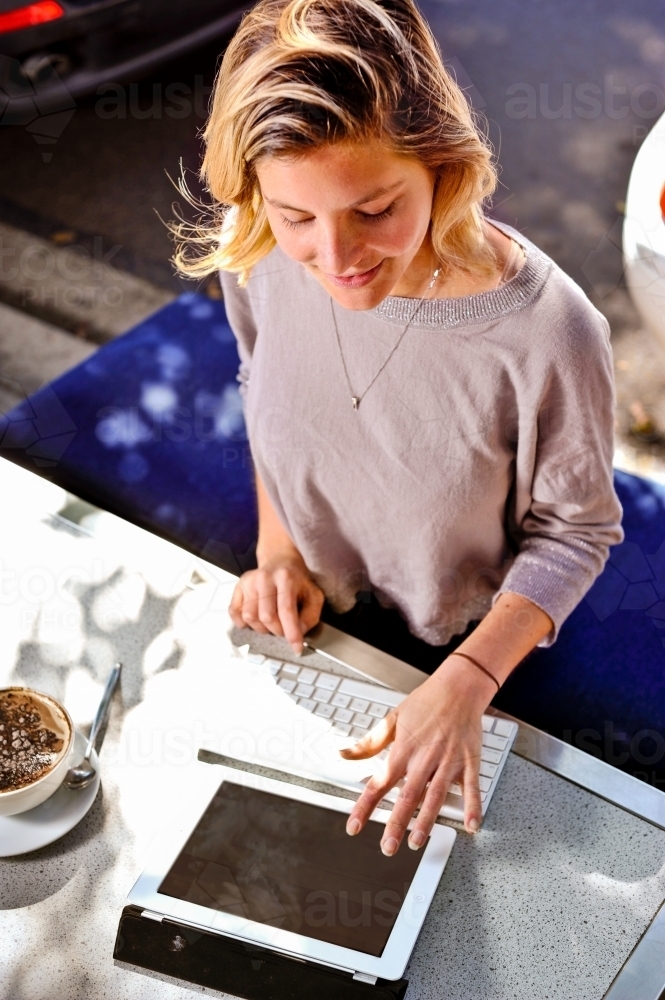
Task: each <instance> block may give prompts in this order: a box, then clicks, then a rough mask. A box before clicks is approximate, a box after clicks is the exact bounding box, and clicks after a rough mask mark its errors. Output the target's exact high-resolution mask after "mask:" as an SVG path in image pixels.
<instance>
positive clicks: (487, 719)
mask: <svg viewBox="0 0 665 1000" xmlns="http://www.w3.org/2000/svg"><path fill="white" fill-rule="evenodd" d="M493 725H494V719H493V718H492V716H491V715H483V732H484V733H491V732H492V726H493Z"/></svg>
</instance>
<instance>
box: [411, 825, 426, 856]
mask: <svg viewBox="0 0 665 1000" xmlns="http://www.w3.org/2000/svg"><path fill="white" fill-rule="evenodd" d="M424 843H425V834H424V833H423V831H422V830H414V831H413V833H412V834H411V836H410V837H409V847H410V848H411V850H412V851H417V850H418V848H419V847H422V846H423V844H424Z"/></svg>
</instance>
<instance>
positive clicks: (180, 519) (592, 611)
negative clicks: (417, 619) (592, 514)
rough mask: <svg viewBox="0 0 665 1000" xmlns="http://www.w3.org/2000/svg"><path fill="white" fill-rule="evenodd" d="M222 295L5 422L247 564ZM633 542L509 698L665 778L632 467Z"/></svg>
mask: <svg viewBox="0 0 665 1000" xmlns="http://www.w3.org/2000/svg"><path fill="white" fill-rule="evenodd" d="M237 366H238V356H237V352H236V346H235V340H234V337H233V334H232V332H231V330H230V328H229V325H228V323H227V320H226V315H225V312H224V306H223V303H221V302H215V301H212V300H209V299H207V298H204V297H203V296H200V295H183V296H181V297H180V298H179V299H178V300H177V301H175V302H174V303H172V304H171V305H169V306H167V307H166V308H165V309H162V310H161V311H160V312H159V313H157V314H156V315H154V316H152V317H150V319H148V320H147V321H146V322H144V323H142V324H141V325H140V326H138V327H136V329H134V330H131V331H130V332H129V333H127V334H126V335H125V336H123V337H120V338H118V339H117V340H114V341H112V342H111V343H109V344H107V345H106V346H104V347H103V348H101V349H100V350H99V351H98V352H97V354H95V355H93V357H91V358H90V359H89V360H88V361H87V362H85V363H84V364H82V365H81V366H79V367H78V368H76V369H74V370H73V371H71V372H69V373H67V374H66V375H64V376H62V378H60V379H58V380H57V381H55V382H54V383H52V384H51V385H49V386H45V387H44V388H43V389H41V390H40V391H39V392H38V393H36V394H35V395H33V396H32V397H30V398H29V399H28V400H26V401H25V402H24V403H22V404H21V405H20V406H18V407H17V408H16V409H15V410H13V411H12V412H11V413H9V414H7V415H5V416H0V454H2V455H3V456H4V457H5V458H10V459H13V460H14V461H17V462H19V463H20V464H22V465H24V466H27V467H28V468H32V469H33V470H34V471H37V472H39V473H40V474H42V475H47V476H49V477H51V478H53V479H54V480H55V481H56V482H58V483H59V484H60V485H62V486H64V487H65V488H67V489H69V490H71V491H72V492H74V493H76V494H77V495H79V496H81V497H82V498H83V499H87V500H89V501H91V502H92V503H94V504H97V505H99V506H101V507H104V508H106V509H107V510H111V511H113V512H115V513H117V514H119V515H121V516H122V517H125V518H127V519H129V520H131V521H134V522H136V523H138V524H140V525H142V526H144V527H147V528H148V529H150V530H152V531H155V532H157V533H158V534H161V535H163V536H165V537H167V538H170V539H172V540H173V541H175V542H177V543H178V544H180V545H183V546H185V547H186V548H188V549H190V550H191V551H193V552H195V553H198V554H202V555H203V556H205V557H206V558H207V559H209V560H210V561H211V562H214V563H216V564H218V565H220V566H222V567H223V568H225V569H228V570H231V571H232V572H236V573H240V572H241V571H243V570H244V569H246V568H249V567H250V566H252V565H254V557H253V547H254V542H255V538H256V525H257V515H256V506H255V494H254V487H253V474H252V467H251V460H250V454H249V448H248V445H247V439H246V434H245V427H244V423H243V418H242V409H241V404H240V398H239V395H238V387H237V382H236V372H237ZM616 486H617V490H618V492H619V496H620V498H621V501H622V503H623V506H624V528H625V531H626V541H625V542H624V543H623V544H622V545H620V546H618V547H617V548H615V549H613V550H612V553H611V557H610V561H609V563H608V565H607V567H606V569H605V571H604V572H603V574H602V575H601V577H600V578H599V579H598V580H597V582H596V583H595V585H594V586H593V588H592V589H591V591H590V592H589V594H588V595H587V597H586V598H585V600H583V601H582V603H581V604H580V605H579V607H578V608H577V609H576V610H575V612H574V613H573V614H572V615H571V617H570V618H569V619H568V621H567V622H566V623H565V625H564V627H563V629H562V630H561V635H560V638H559V640H558V642H557V643H556V644H555V645H554V646H553V647H551V648H550V649H539V650H536V651H534V652H533V653H532V654H531V655H530V656H529V657H527V659H526V660H525V662H524V663H523V664H522V665H521V666H520V667H519V668H518V669H517V670H516V671H515V673H514V674H513V675H512V677H511V678H510V679H509V680H508V682H507V683H506V685H505V686H504V688H503V689H502V691H501V692H500V694H499V695H498V696H497V698H496V699H495V704H496V705H497V706H498V707H500V708H503V709H504V710H505V711H508V712H511V713H512V714H514V715H516V716H518V717H519V718H521V719H524V720H525V721H527V722H531V723H533V724H534V725H536V726H538V727H540V728H541V729H544V730H547V731H548V732H550V733H552V734H554V735H557V736H559V737H561V738H563V739H565V740H567V741H569V742H572V743H574V744H576V745H577V746H579V747H581V748H582V749H584V750H586V751H587V752H589V753H592V754H595V755H596V756H601V757H603V758H604V759H606V760H608V761H609V762H611V763H613V764H615V766H617V767H621V768H623V769H624V770H627V771H630V772H631V773H633V774H637V775H638V776H640V777H642V778H643V779H644V780H646V781H649V782H651V783H653V784H659V783H661V782H662V783H663V786H664V787H665V649H664V648H663V646H664V643H665V489H664V488H663V487H661V486H658V485H657V484H654V483H652V482H649V481H647V480H643V479H639V478H637V477H635V476H630V475H626V474H624V473H619V472H618V473H617V474H616Z"/></svg>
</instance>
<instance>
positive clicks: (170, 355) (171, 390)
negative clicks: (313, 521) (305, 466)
mask: <svg viewBox="0 0 665 1000" xmlns="http://www.w3.org/2000/svg"><path fill="white" fill-rule="evenodd" d="M237 371H238V354H237V350H236V343H235V338H234V336H233V333H232V331H231V328H230V327H229V324H228V322H227V319H226V313H225V310H224V304H223V303H222V302H217V301H213V300H211V299H208V298H206V297H204V296H202V295H196V294H186V295H181V296H180V297H179V298H178V299H177V300H176V301H175V302H173V303H171V304H170V305H168V306H166V307H165V308H164V309H162V310H160V311H159V312H158V313H156V314H155V315H154V316H151V317H150V318H149V319H148V320H146V321H145V322H144V323H141V324H140V325H139V326H137V327H136V328H135V329H133V330H131V331H130V332H129V333H127V334H125V335H124V336H122V337H119V338H117V339H116V340H113V341H111V342H110V343H108V344H106V345H105V346H104V347H102V348H101V349H100V350H99V351H98V352H97V353H96V354H94V355H93V356H92V357H91V358H90V359H89V360H88V361H86V362H85V363H84V364H82V365H80V366H79V367H77V368H75V369H73V370H72V371H70V372H68V373H67V374H65V375H63V376H62V377H61V378H59V379H57V380H56V381H55V382H53V383H52V384H51V385H48V386H45V387H44V388H43V389H41V390H40V391H39V392H37V393H35V395H33V396H31V397H30V398H29V399H27V400H26V401H25V402H23V403H21V404H20V405H19V406H18V407H17V408H16V409H14V410H13V411H12V412H10V413H9V414H6V415H4V416H0V442H1V444H0V454H2V456H3V457H4V458H9V459H12V460H14V461H16V462H18V463H19V464H21V465H24V466H26V467H28V468H32V469H33V470H34V471H37V472H40V473H41V474H42V475H46V476H48V477H49V478H52V479H53V480H54V481H55V482H57V483H58V484H59V485H61V486H64V487H65V488H66V489H68V490H70V491H71V492H73V493H76V494H77V495H78V496H80V497H82V498H83V499H84V500H88V501H89V502H91V503H94V504H96V505H98V506H100V507H103V508H105V509H106V510H110V511H112V512H113V513H116V514H119V515H120V516H122V517H125V518H127V519H128V520H131V521H133V522H135V523H137V524H140V525H141V526H143V527H146V528H148V529H149V530H151V531H154V532H157V533H158V534H161V535H163V536H164V537H166V538H169V539H171V540H173V541H175V542H177V543H178V544H180V545H183V546H185V547H186V548H188V549H190V550H191V551H193V552H195V553H197V554H199V555H203V556H205V557H206V558H208V559H210V561H212V562H215V563H217V564H219V565H221V566H223V568H225V569H229V570H231V571H232V572H240V571H241V570H243V569H244V568H245V567H246V566H248V565H252V560H253V554H252V553H253V548H254V543H255V538H256V525H257V513H256V500H255V492H254V485H253V472H252V464H251V458H250V453H249V446H248V443H247V435H246V433H245V425H244V421H243V416H242V406H241V400H240V396H239V393H238V383H237V381H236V375H237Z"/></svg>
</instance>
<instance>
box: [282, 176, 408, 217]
mask: <svg viewBox="0 0 665 1000" xmlns="http://www.w3.org/2000/svg"><path fill="white" fill-rule="evenodd" d="M401 183H402V181H401V180H399V181H395V183H394V184H391V185H389V186H388V187H380V188H375V189H374V191H371V192H370V193H369V194H366V195H363V197H362V198H359V199H358V201H354V202H353V204H352V205H349V206H348V208H357V207H358V205H366V204H367V202H368V201H375V200H376V199H377V198H380V197H381V196H382V195H384V194H390V192H391V191H394V190H395V188H397V187H399V186H400V184H401ZM263 197H264V200H265V201H267V202H268V204H269V205H272V206H273V208H283V209H286V211H287V212H300V213H301V214H302V215H307V214H308V210H307V209H306V208H295V207H294V206H293V205H285V204H284V203H283V202H281V201H274V200H273V199H272V198H268V197H266V195H263Z"/></svg>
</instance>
